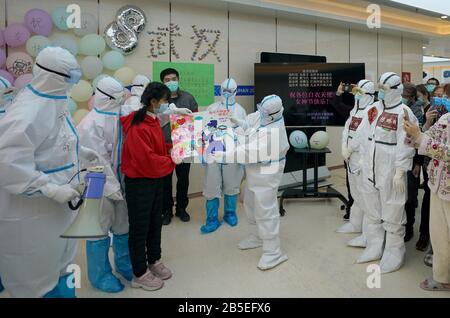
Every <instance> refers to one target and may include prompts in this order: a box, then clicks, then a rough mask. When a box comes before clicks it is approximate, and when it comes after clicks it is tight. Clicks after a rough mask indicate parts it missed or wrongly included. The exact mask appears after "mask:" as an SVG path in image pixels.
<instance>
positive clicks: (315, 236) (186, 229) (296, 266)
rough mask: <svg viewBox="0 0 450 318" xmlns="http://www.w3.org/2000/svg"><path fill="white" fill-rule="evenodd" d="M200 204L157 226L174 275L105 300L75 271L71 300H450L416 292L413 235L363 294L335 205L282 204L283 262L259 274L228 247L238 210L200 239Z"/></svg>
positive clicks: (419, 275) (339, 173)
mask: <svg viewBox="0 0 450 318" xmlns="http://www.w3.org/2000/svg"><path fill="white" fill-rule="evenodd" d="M331 181H332V182H333V183H334V185H335V187H336V188H337V189H338V190H340V191H343V192H344V193H345V179H344V171H343V170H342V169H341V170H336V171H333V173H332V178H331ZM422 194H423V193H422V191H421V192H420V196H422ZM203 205H204V200H203V198H196V199H193V200H191V203H190V206H189V212H190V213H191V216H192V220H191V222H189V223H182V222H181V221H179V220H178V219H174V221H173V222H172V224H170V225H169V226H166V227H164V228H163V236H162V242H163V244H162V248H163V261H164V262H165V264H166V265H167V266H168V267H170V268H171V269H172V270H173V272H174V276H173V278H172V279H170V280H169V281H167V282H166V284H165V286H164V288H162V289H161V290H159V291H156V292H146V291H143V290H141V289H140V290H138V289H132V288H131V287H130V286H129V284H128V283H126V288H125V290H124V291H123V292H121V293H118V294H105V293H102V292H100V291H98V290H95V289H93V288H92V287H91V286H90V284H89V283H88V282H87V280H86V275H85V273H83V276H82V286H81V287H82V288H81V289H80V290H78V292H77V294H78V297H450V293H439V292H434V293H433V292H425V291H423V290H421V289H420V288H419V286H418V285H419V282H420V281H421V280H423V279H424V278H426V277H430V276H431V269H430V268H429V267H426V266H425V265H423V261H422V260H423V255H424V253H423V252H419V251H417V250H416V249H415V242H416V239H417V236H418V233H417V230H416V236H415V237H414V239H413V240H412V241H411V242H409V243H408V244H407V259H406V264H405V265H404V267H403V268H402V269H401V270H399V271H397V272H395V273H391V274H387V275H384V276H382V278H381V288H380V289H369V288H368V287H367V284H366V280H367V277H368V275H369V273H367V272H366V268H367V265H368V264H364V265H358V264H355V260H356V258H357V257H358V256H359V254H360V253H361V252H362V250H361V249H358V248H349V247H346V246H345V243H346V241H347V240H349V239H350V238H352V237H354V236H355V235H345V234H337V233H336V232H335V230H336V228H337V227H338V226H339V225H340V224H342V216H343V213H342V212H341V211H340V210H339V206H340V203H339V202H338V201H336V200H321V201H313V200H308V201H287V202H286V206H285V208H286V210H287V214H286V216H285V217H283V218H282V221H281V239H282V245H283V248H284V249H285V250H286V252H287V253H288V255H289V260H288V261H287V262H285V263H284V264H282V265H280V266H279V267H278V268H275V269H273V270H270V271H266V272H262V271H260V270H258V269H257V268H256V264H257V262H258V259H259V256H260V253H261V250H258V249H257V250H250V251H240V250H239V249H237V247H236V244H237V243H238V242H239V240H240V239H241V238H243V237H244V236H245V235H246V230H247V224H246V221H245V217H244V211H243V208H242V206H241V205H240V206H239V215H240V217H241V219H240V223H239V225H238V226H237V227H236V228H230V227H229V226H228V225H223V226H222V227H221V228H220V229H219V230H218V231H216V232H215V233H212V234H209V235H201V234H200V231H199V229H200V226H201V224H202V223H203V221H204V207H203ZM417 213H418V219H419V220H418V221H419V222H420V216H419V215H420V213H419V211H418V212H417ZM417 226H418V224H416V229H417ZM75 262H76V263H77V264H80V266H81V267H82V269H83V271H84V269H85V251H84V243H83V244H80V245H79V253H78V256H77V258H76V260H75ZM0 297H7V294H6V293H3V294H2V295H1V296H0Z"/></svg>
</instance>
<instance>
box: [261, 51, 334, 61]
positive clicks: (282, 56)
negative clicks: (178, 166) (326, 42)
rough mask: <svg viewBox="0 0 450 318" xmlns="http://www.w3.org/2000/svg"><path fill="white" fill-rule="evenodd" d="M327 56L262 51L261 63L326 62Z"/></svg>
mask: <svg viewBox="0 0 450 318" xmlns="http://www.w3.org/2000/svg"><path fill="white" fill-rule="evenodd" d="M326 62H327V58H326V57H325V56H318V55H305V54H289V53H275V52H261V63H326Z"/></svg>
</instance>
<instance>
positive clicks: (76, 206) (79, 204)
mask: <svg viewBox="0 0 450 318" xmlns="http://www.w3.org/2000/svg"><path fill="white" fill-rule="evenodd" d="M83 201H84V200H83V199H80V200H79V201H78V202H77V204H75V205H73V203H72V201H70V202H69V208H70V209H71V210H72V211H76V210H78V209H79V208H80V206H81V205H82V204H83Z"/></svg>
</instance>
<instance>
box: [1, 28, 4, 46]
mask: <svg viewBox="0 0 450 318" xmlns="http://www.w3.org/2000/svg"><path fill="white" fill-rule="evenodd" d="M4 46H5V35H4V34H3V30H0V47H4Z"/></svg>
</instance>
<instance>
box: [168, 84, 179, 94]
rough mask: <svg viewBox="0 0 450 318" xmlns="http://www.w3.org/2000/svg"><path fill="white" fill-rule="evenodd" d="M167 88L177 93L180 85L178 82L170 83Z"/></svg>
mask: <svg viewBox="0 0 450 318" xmlns="http://www.w3.org/2000/svg"><path fill="white" fill-rule="evenodd" d="M166 86H167V87H168V88H169V90H170V91H171V92H172V93H175V92H176V91H177V90H178V87H179V84H178V81H169V82H167V83H166Z"/></svg>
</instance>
